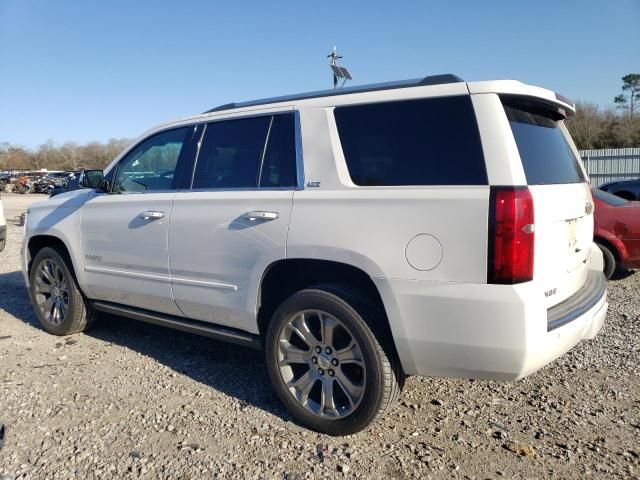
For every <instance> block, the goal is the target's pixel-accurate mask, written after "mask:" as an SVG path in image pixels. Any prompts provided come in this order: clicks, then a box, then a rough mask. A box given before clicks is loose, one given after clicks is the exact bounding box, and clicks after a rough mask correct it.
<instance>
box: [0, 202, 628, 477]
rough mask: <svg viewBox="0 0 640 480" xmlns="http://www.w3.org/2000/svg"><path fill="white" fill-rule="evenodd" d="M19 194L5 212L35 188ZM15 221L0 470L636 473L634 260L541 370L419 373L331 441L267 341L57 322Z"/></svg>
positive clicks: (1, 328)
mask: <svg viewBox="0 0 640 480" xmlns="http://www.w3.org/2000/svg"><path fill="white" fill-rule="evenodd" d="M17 197H18V196H15V195H14V196H12V195H3V197H2V198H3V201H4V202H5V211H7V210H10V211H11V213H14V212H13V211H14V210H16V211H19V210H20V209H21V208H22V209H23V208H26V204H27V203H28V201H32V200H33V197H34V196H23V197H20V198H17ZM35 198H36V199H42V198H43V197H40V196H38V197H35ZM17 202H22V203H17ZM8 234H9V238H8V244H7V249H6V250H5V251H4V252H2V253H0V423H4V424H5V426H6V439H5V444H4V448H2V449H1V450H0V479H13V478H25V479H26V478H31V479H41V478H42V479H44V478H51V479H65V478H82V479H85V478H87V479H89V478H101V479H103V478H104V479H110V478H113V479H120V478H149V479H153V478H167V479H169V478H171V479H175V478H269V479H270V478H287V479H297V478H330V477H337V478H347V477H349V478H352V477H356V478H460V479H474V478H475V479H485V478H527V479H538V478H563V479H584V478H598V479H600V478H640V476H639V475H640V465H639V462H640V459H639V456H640V447H639V445H640V384H639V381H638V378H639V377H638V376H639V374H640V368H639V366H640V347H639V346H638V339H639V335H638V334H639V332H640V299H639V297H638V286H639V285H640V273H635V274H631V273H630V274H628V275H627V276H625V278H618V279H617V280H614V281H612V282H611V283H610V288H609V299H610V303H611V306H610V313H609V316H608V317H607V323H606V325H605V327H604V329H603V331H602V332H601V333H600V335H599V336H598V337H597V339H596V340H594V341H592V342H583V343H581V344H580V345H579V346H577V347H576V348H575V349H574V350H572V351H571V352H570V353H569V354H567V355H565V356H564V357H562V358H561V359H559V360H558V361H556V362H554V363H553V364H552V365H550V366H549V367H547V368H545V369H543V370H542V371H540V372H538V373H536V374H534V375H532V376H530V377H528V378H526V379H524V380H521V381H518V382H507V383H495V382H487V381H469V380H445V379H431V378H418V377H414V378H410V379H409V380H408V381H407V385H406V387H405V391H404V393H403V395H402V398H401V401H400V403H399V404H398V405H397V406H396V408H394V409H393V410H392V412H391V413H390V414H389V415H388V416H387V417H386V418H385V419H384V420H383V421H382V422H380V423H378V424H376V425H375V426H374V427H372V428H370V429H369V430H367V431H365V432H362V433H360V434H357V435H353V436H349V437H344V438H332V437H328V436H324V435H319V434H316V433H314V432H311V431H308V430H305V429H304V428H301V427H299V426H297V425H296V424H295V423H293V422H292V420H291V418H290V417H289V416H288V415H287V414H286V412H285V411H284V409H283V408H282V406H281V405H280V403H279V402H278V400H277V398H276V397H275V395H274V394H273V393H272V391H271V388H270V387H269V383H268V380H267V376H266V373H265V369H264V365H263V362H262V356H261V354H260V353H259V352H255V351H252V350H244V349H241V348H238V347H234V346H229V345H225V344H222V343H217V342H214V341H211V340H208V339H205V338H199V337H195V336H191V335H189V334H185V333H180V332H175V331H171V330H166V329H162V328H159V327H153V326H150V325H145V324H141V323H136V322H134V321H130V320H126V319H119V318H113V317H109V318H105V319H103V321H102V322H100V324H99V325H98V326H97V327H96V328H95V329H94V330H91V331H90V332H88V333H87V334H80V335H74V336H71V337H65V338H61V337H54V336H51V335H48V334H47V333H45V332H44V331H43V330H42V329H41V328H40V327H39V325H38V323H37V320H36V317H35V315H34V314H33V313H32V310H31V307H30V305H29V302H28V299H27V294H26V289H25V287H24V285H23V282H22V278H21V274H20V273H19V249H20V238H21V235H22V229H21V228H20V227H17V226H15V225H13V224H11V223H9V226H8Z"/></svg>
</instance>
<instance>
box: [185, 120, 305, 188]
mask: <svg viewBox="0 0 640 480" xmlns="http://www.w3.org/2000/svg"><path fill="white" fill-rule="evenodd" d="M295 180H296V158H295V134H294V117H293V114H282V115H273V116H267V115H265V116H260V117H250V118H240V119H234V120H224V121H219V122H213V123H209V124H207V127H206V129H205V132H204V138H203V140H202V145H201V147H200V152H199V154H198V159H197V162H196V170H195V174H194V178H193V188H255V187H258V186H260V187H289V186H293V185H294V184H295V183H294V182H295Z"/></svg>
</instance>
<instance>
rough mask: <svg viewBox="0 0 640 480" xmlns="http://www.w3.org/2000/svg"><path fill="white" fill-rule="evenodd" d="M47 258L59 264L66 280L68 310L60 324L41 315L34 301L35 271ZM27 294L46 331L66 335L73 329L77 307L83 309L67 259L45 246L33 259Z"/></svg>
mask: <svg viewBox="0 0 640 480" xmlns="http://www.w3.org/2000/svg"><path fill="white" fill-rule="evenodd" d="M48 259H51V260H53V261H55V262H56V263H57V264H58V265H60V268H61V269H62V272H63V273H64V278H65V280H66V282H67V291H68V294H69V310H68V312H67V317H66V318H65V319H64V321H63V322H62V323H60V325H54V324H52V323H50V322H48V321H47V320H46V319H45V318H44V317H43V316H42V313H41V312H40V308H39V307H38V305H37V303H36V294H35V289H34V284H35V282H34V280H35V276H36V272H37V270H38V267H39V266H40V264H41V263H42V262H43V261H44V260H48ZM29 296H30V299H31V303H32V305H33V309H34V310H35V313H36V316H37V317H38V320H39V321H40V324H41V325H42V327H43V328H44V329H45V330H46V331H47V332H49V333H53V334H54V335H67V334H69V333H71V332H73V331H74V326H75V321H74V319H75V317H76V316H77V315H78V313H79V312H78V309H83V307H84V299H83V298H82V295H81V294H80V292H79V291H78V289H77V287H76V284H75V278H74V276H73V274H72V272H71V270H70V269H69V267H68V265H67V260H66V259H65V258H64V257H63V256H62V255H60V253H59V252H58V251H57V250H55V249H53V248H50V247H45V248H43V249H42V250H40V251H39V252H38V253H37V255H36V257H35V258H34V260H33V264H32V267H31V272H30V275H29ZM80 313H84V312H80Z"/></svg>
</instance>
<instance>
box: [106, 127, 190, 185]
mask: <svg viewBox="0 0 640 480" xmlns="http://www.w3.org/2000/svg"><path fill="white" fill-rule="evenodd" d="M192 129H193V127H183V128H177V129H175V130H168V131H166V132H162V133H159V134H157V135H154V136H153V137H150V138H148V139H146V140H144V141H143V142H142V143H140V144H138V146H136V147H135V148H134V149H133V150H132V151H131V152H129V153H128V154H127V155H126V156H125V157H124V158H123V159H122V160H121V161H120V163H119V165H118V171H117V176H116V180H115V182H114V192H117V193H125V192H143V191H147V190H171V189H174V188H176V186H175V174H176V167H177V165H178V159H179V158H180V154H181V152H182V151H183V150H184V147H185V144H186V142H187V137H188V134H189V132H190V131H191V130H192Z"/></svg>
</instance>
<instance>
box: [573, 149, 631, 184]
mask: <svg viewBox="0 0 640 480" xmlns="http://www.w3.org/2000/svg"><path fill="white" fill-rule="evenodd" d="M580 156H581V157H582V161H583V162H584V167H585V169H586V170H587V173H588V174H589V179H590V180H591V185H593V186H595V187H598V186H600V185H602V184H603V183H605V182H611V181H614V180H625V179H628V178H640V147H637V148H603V149H601V150H580Z"/></svg>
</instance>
